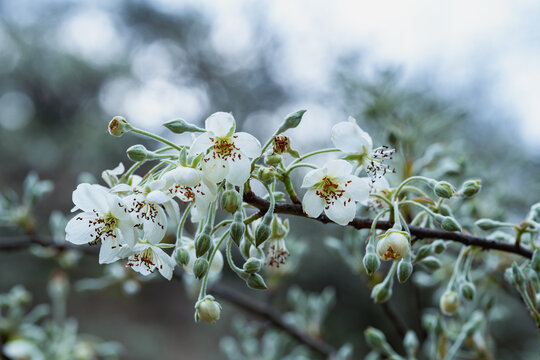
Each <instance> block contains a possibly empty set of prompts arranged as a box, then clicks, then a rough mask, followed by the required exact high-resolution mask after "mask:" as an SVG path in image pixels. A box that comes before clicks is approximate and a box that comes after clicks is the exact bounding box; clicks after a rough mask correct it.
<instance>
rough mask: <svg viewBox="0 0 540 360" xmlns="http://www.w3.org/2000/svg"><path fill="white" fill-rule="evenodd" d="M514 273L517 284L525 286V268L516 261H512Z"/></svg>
mask: <svg viewBox="0 0 540 360" xmlns="http://www.w3.org/2000/svg"><path fill="white" fill-rule="evenodd" d="M512 274H513V275H514V280H515V282H516V284H518V285H519V286H523V284H524V283H525V275H524V274H523V270H521V268H520V267H519V265H518V264H517V263H516V262H515V261H514V262H513V263H512Z"/></svg>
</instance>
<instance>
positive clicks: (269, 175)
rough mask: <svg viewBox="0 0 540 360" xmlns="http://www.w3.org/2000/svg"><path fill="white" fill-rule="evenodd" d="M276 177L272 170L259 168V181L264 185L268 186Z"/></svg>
mask: <svg viewBox="0 0 540 360" xmlns="http://www.w3.org/2000/svg"><path fill="white" fill-rule="evenodd" d="M275 177H276V172H275V171H274V169H272V168H267V167H264V166H261V167H260V168H259V180H261V181H262V182H263V183H265V184H266V185H269V184H271V183H272V181H274V178H275Z"/></svg>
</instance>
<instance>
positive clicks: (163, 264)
mask: <svg viewBox="0 0 540 360" xmlns="http://www.w3.org/2000/svg"><path fill="white" fill-rule="evenodd" d="M133 252H134V254H132V255H131V256H130V257H129V258H128V261H127V266H130V267H131V268H132V269H133V270H135V271H137V272H138V273H141V274H142V275H145V276H146V275H149V274H151V273H153V272H154V271H155V270H156V269H157V270H158V271H159V273H160V274H161V275H163V277H164V278H165V279H167V280H171V278H172V275H173V270H174V267H175V266H176V262H175V261H174V259H173V258H172V257H170V256H169V255H167V253H166V252H165V251H163V249H161V248H160V247H159V245H155V244H152V243H149V242H146V243H138V244H137V245H135V247H134V248H133Z"/></svg>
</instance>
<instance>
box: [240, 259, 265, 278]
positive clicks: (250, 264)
mask: <svg viewBox="0 0 540 360" xmlns="http://www.w3.org/2000/svg"><path fill="white" fill-rule="evenodd" d="M261 265H262V263H261V260H259V259H257V258H254V257H251V258H249V259H247V261H246V262H245V263H244V271H245V272H247V273H248V274H254V273H256V272H258V271H259V270H261Z"/></svg>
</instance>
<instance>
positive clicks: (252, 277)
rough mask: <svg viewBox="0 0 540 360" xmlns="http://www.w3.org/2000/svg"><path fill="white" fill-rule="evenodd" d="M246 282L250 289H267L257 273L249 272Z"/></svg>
mask: <svg viewBox="0 0 540 360" xmlns="http://www.w3.org/2000/svg"><path fill="white" fill-rule="evenodd" d="M246 283H247V285H248V286H249V287H250V288H252V289H256V290H266V289H267V286H266V284H265V283H264V279H263V278H262V276H261V275H259V274H249V276H248V278H247V280H246Z"/></svg>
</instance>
